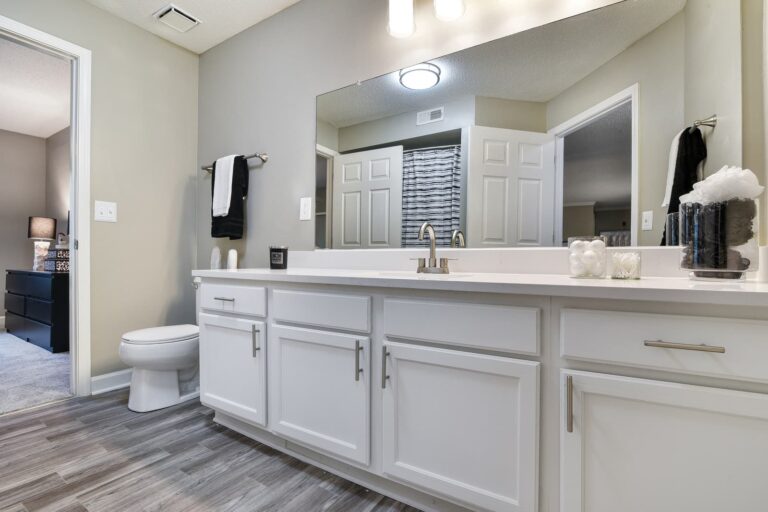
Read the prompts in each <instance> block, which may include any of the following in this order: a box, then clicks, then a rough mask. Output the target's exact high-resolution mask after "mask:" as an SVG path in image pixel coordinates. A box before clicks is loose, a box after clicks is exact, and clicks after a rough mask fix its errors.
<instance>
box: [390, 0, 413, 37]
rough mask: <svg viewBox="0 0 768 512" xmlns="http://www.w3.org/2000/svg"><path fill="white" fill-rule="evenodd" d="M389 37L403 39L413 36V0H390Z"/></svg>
mask: <svg viewBox="0 0 768 512" xmlns="http://www.w3.org/2000/svg"><path fill="white" fill-rule="evenodd" d="M387 29H388V30H389V35H391V36H392V37H397V38H403V37H408V36H410V35H412V34H413V31H414V30H415V29H416V26H415V25H414V23H413V0H389V25H388V27H387Z"/></svg>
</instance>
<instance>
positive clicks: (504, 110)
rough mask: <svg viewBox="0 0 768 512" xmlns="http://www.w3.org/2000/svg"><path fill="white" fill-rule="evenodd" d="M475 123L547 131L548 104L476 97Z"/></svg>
mask: <svg viewBox="0 0 768 512" xmlns="http://www.w3.org/2000/svg"><path fill="white" fill-rule="evenodd" d="M475 124H476V125H478V126H490V127H491V128H507V129H509V130H524V131H528V132H542V133H545V132H546V131H547V104H546V103H538V102H535V101H517V100H505V99H501V98H488V97H486V96H476V97H475Z"/></svg>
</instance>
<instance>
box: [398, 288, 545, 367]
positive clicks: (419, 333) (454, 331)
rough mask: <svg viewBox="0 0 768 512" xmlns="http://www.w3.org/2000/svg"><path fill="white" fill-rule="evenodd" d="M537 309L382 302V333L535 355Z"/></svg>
mask: <svg viewBox="0 0 768 512" xmlns="http://www.w3.org/2000/svg"><path fill="white" fill-rule="evenodd" d="M539 315H540V313H539V308H535V307H520V306H499V305H493V304H474V303H465V302H438V301H429V300H410V299H394V298H392V299H385V300H384V331H385V334H387V335H388V336H394V337H397V338H405V339H413V340H421V341H429V342H435V343H447V344H450V345H463V346H466V347H476V348H482V349H487V350H498V351H502V352H515V353H519V354H532V355H538V353H539V324H540V321H539Z"/></svg>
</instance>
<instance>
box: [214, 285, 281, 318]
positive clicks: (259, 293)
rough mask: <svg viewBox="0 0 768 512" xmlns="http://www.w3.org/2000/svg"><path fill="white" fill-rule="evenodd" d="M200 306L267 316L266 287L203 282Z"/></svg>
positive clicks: (215, 309)
mask: <svg viewBox="0 0 768 512" xmlns="http://www.w3.org/2000/svg"><path fill="white" fill-rule="evenodd" d="M200 307H201V308H203V309H208V310H211V311H224V312H228V313H238V314H242V315H252V316H262V317H263V316H267V289H266V288H264V287H262V286H248V285H243V284H219V283H205V282H204V283H203V284H202V288H201V290H200Z"/></svg>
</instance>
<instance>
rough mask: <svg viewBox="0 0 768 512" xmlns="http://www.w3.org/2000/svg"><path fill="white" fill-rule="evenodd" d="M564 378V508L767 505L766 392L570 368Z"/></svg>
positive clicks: (748, 511) (711, 511) (719, 509)
mask: <svg viewBox="0 0 768 512" xmlns="http://www.w3.org/2000/svg"><path fill="white" fill-rule="evenodd" d="M569 377H570V378H571V379H572V380H571V382H572V383H573V387H572V390H573V391H572V392H571V393H569V392H568V389H567V388H568V386H567V379H568V378H569ZM562 380H563V382H562V384H563V401H562V402H563V403H562V409H561V410H562V421H561V443H560V450H561V451H560V457H561V468H560V469H561V496H560V503H561V508H560V510H561V511H562V512H616V511H622V512H650V511H653V512H681V511H696V512H723V511H726V510H733V511H736V510H738V511H739V512H761V511H764V510H766V504H767V503H768V486H766V474H768V395H764V394H759V393H745V392H739V391H731V390H725V389H716V388H709V387H703V386H691V385H686V384H677V383H672V382H662V381H653V380H644V379H634V378H629V377H621V376H616V375H603V374H597V373H588V372H577V371H570V370H566V371H564V372H563V374H562ZM569 395H570V399H569ZM569 401H570V403H571V408H572V411H573V415H572V416H571V417H572V428H571V432H569V431H568V430H569V429H568V423H569V421H568V417H569V414H568V412H569V407H568V403H569Z"/></svg>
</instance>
